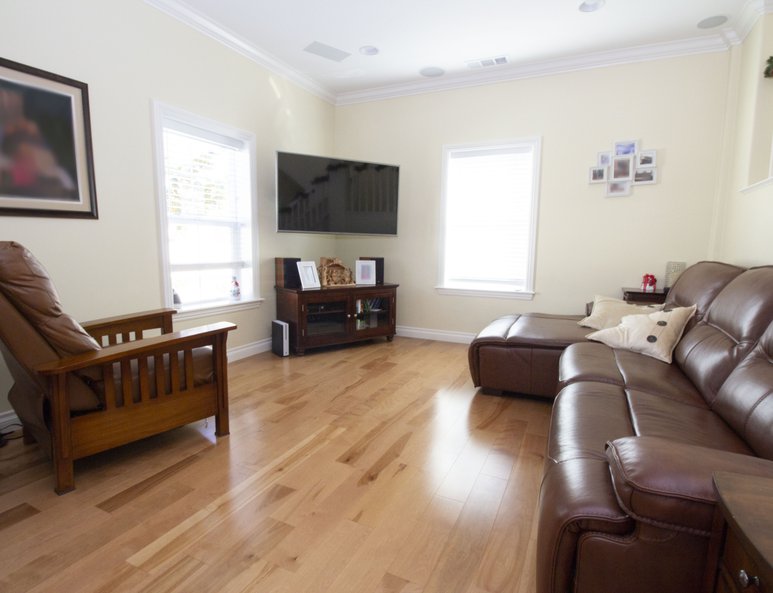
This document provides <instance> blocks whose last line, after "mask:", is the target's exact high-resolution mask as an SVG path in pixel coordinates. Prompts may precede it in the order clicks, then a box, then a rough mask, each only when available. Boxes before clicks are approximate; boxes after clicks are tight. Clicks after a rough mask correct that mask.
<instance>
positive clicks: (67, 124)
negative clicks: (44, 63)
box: [0, 58, 98, 218]
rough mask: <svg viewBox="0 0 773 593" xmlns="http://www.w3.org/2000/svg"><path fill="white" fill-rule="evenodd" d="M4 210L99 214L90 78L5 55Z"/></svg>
mask: <svg viewBox="0 0 773 593" xmlns="http://www.w3.org/2000/svg"><path fill="white" fill-rule="evenodd" d="M0 215H12V216H49V217H71V218H98V215H97V194H96V184H95V182H94V153H93V149H92V144H91V123H90V116H89V93H88V85H87V84H86V83H83V82H79V81H77V80H73V79H71V78H66V77H64V76H59V75H58V74H53V73H51V72H46V71H44V70H40V69H38V68H33V67H32V66H26V65H24V64H19V63H18V62H13V61H11V60H6V59H5V58H0Z"/></svg>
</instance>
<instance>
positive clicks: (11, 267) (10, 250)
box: [0, 241, 100, 357]
mask: <svg viewBox="0 0 773 593" xmlns="http://www.w3.org/2000/svg"><path fill="white" fill-rule="evenodd" d="M0 291H2V292H3V294H4V295H5V296H6V297H7V298H8V300H9V301H10V302H11V304H12V305H13V306H14V307H16V309H18V311H19V312H20V313H21V314H22V315H23V316H24V317H26V318H27V319H28V320H29V321H30V323H31V324H32V325H33V326H34V327H35V328H36V329H37V331H39V332H40V334H41V335H42V336H43V337H44V338H45V340H46V341H47V342H48V343H49V344H50V345H51V346H52V348H54V350H56V352H57V353H58V354H59V356H62V357H63V356H69V355H72V354H82V353H84V352H92V351H95V350H99V348H100V347H99V344H98V343H97V341H96V340H95V339H94V338H92V337H91V336H90V335H89V334H88V333H87V332H86V331H85V330H84V329H83V328H82V327H81V326H80V324H79V323H78V322H77V321H75V320H74V319H73V318H72V317H70V316H69V315H67V314H66V313H65V312H64V311H62V306H61V303H60V301H59V295H58V294H57V292H56V289H55V288H54V285H53V283H52V282H51V280H50V278H49V277H48V273H47V272H46V271H45V269H44V268H43V266H42V265H41V264H40V262H38V260H37V259H36V258H35V256H34V255H32V253H30V252H29V251H28V250H27V249H25V248H24V247H23V246H22V245H20V244H18V243H16V242H14V241H2V242H0Z"/></svg>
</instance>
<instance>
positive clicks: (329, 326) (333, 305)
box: [299, 292, 352, 348]
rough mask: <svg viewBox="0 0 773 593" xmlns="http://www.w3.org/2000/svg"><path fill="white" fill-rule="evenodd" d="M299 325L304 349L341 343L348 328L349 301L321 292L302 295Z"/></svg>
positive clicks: (346, 297)
mask: <svg viewBox="0 0 773 593" xmlns="http://www.w3.org/2000/svg"><path fill="white" fill-rule="evenodd" d="M299 321H300V334H301V335H300V338H301V340H302V341H303V343H304V346H303V347H304V348H313V347H315V346H327V345H329V344H338V343H340V342H345V341H346V340H347V338H348V336H349V333H350V331H351V325H352V314H351V298H350V297H349V296H347V295H345V294H337V295H329V294H325V293H324V292H322V293H313V294H306V295H304V297H303V299H302V300H301V314H300V319H299Z"/></svg>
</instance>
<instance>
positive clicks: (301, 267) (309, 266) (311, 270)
mask: <svg viewBox="0 0 773 593" xmlns="http://www.w3.org/2000/svg"><path fill="white" fill-rule="evenodd" d="M297 265H298V275H299V276H300V277H301V288H303V289H304V290H305V289H307V288H319V287H320V284H319V273H318V272H317V264H316V263H314V262H313V261H299V262H298V263H297Z"/></svg>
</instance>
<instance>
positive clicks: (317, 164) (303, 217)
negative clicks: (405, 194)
mask: <svg viewBox="0 0 773 593" xmlns="http://www.w3.org/2000/svg"><path fill="white" fill-rule="evenodd" d="M399 178H400V168H399V167H397V166H395V165H382V164H378V163H367V162H362V161H347V160H343V159H335V158H327V157H319V156H311V155H305V154H294V153H289V152H278V153H277V173H276V188H277V230H279V231H290V232H300V233H335V234H358V235H396V234H397V188H398V184H399V183H398V182H399Z"/></svg>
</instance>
